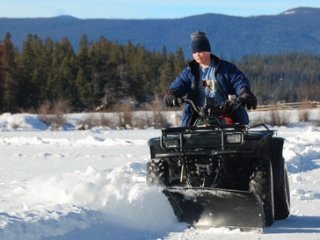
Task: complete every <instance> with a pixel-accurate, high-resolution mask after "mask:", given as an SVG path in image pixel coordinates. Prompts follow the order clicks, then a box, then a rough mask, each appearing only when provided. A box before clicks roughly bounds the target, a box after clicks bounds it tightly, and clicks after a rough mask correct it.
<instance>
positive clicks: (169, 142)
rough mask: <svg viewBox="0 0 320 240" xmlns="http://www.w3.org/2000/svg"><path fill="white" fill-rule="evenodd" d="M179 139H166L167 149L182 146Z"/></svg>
mask: <svg viewBox="0 0 320 240" xmlns="http://www.w3.org/2000/svg"><path fill="white" fill-rule="evenodd" d="M179 142H180V141H179V139H166V140H164V146H165V147H166V148H178V147H179V146H180V144H179Z"/></svg>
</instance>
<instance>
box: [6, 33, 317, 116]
mask: <svg viewBox="0 0 320 240" xmlns="http://www.w3.org/2000/svg"><path fill="white" fill-rule="evenodd" d="M189 60H190V59H186V57H185V55H184V52H183V50H182V48H180V49H178V50H177V51H176V52H175V53H171V52H168V51H167V50H166V47H165V46H164V47H163V49H162V51H161V52H155V51H153V52H152V51H147V50H146V49H145V48H144V47H143V46H141V45H133V44H132V43H130V42H128V43H127V45H120V44H117V43H115V42H111V41H109V40H107V39H106V38H104V37H100V39H99V40H97V41H94V42H89V41H88V37H87V36H86V35H85V34H84V35H82V37H81V39H80V41H79V48H78V50H77V51H75V50H74V49H73V47H72V45H71V43H70V41H69V39H68V38H63V39H62V40H60V41H54V40H52V39H51V38H46V39H40V38H39V37H38V36H37V35H33V34H29V35H27V36H26V38H25V40H24V42H23V46H22V48H21V49H18V48H17V47H15V46H14V45H13V43H12V41H11V35H10V33H6V34H5V36H4V37H3V39H2V40H1V41H0V113H1V112H12V113H15V112H24V111H36V110H37V109H38V108H39V107H40V106H41V105H42V104H44V103H51V104H53V103H55V102H57V101H61V100H63V101H66V102H68V105H69V106H70V111H72V112H79V111H93V110H94V109H96V107H98V106H101V105H103V106H107V108H110V109H111V107H112V106H113V105H115V104H119V103H126V102H131V103H132V102H133V103H135V105H136V106H140V107H141V106H143V105H144V104H145V103H150V102H152V101H153V100H154V99H155V98H161V97H162V96H163V95H164V94H165V92H166V91H167V88H168V86H169V84H170V83H171V82H172V81H173V80H174V79H175V77H176V76H177V75H178V74H179V72H180V71H181V70H182V69H183V68H184V67H185V66H186V65H187V63H188V61H189ZM233 63H234V64H236V65H237V66H238V68H239V69H241V70H242V71H243V72H244V74H245V75H246V76H247V77H248V79H249V80H250V81H251V85H252V91H253V92H254V93H255V94H256V96H257V97H258V101H259V104H267V103H275V102H279V101H282V102H297V101H304V100H315V101H319V100H320V97H319V94H318V93H319V92H320V71H319V70H320V56H319V55H315V54H311V53H289V54H282V55H268V56H259V55H256V56H247V57H244V58H242V59H241V60H238V61H236V62H233Z"/></svg>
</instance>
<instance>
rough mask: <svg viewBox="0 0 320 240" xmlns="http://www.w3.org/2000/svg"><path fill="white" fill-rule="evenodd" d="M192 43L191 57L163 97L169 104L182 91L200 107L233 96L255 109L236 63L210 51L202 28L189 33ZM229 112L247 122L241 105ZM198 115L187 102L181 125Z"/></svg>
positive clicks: (248, 89)
mask: <svg viewBox="0 0 320 240" xmlns="http://www.w3.org/2000/svg"><path fill="white" fill-rule="evenodd" d="M191 47H192V53H193V54H192V56H193V59H194V60H193V61H191V62H190V63H189V66H188V67H186V68H185V69H184V70H183V71H182V72H181V73H180V74H179V75H178V76H177V78H176V79H175V81H174V82H173V83H172V84H171V86H170V87H169V90H168V93H167V94H166V95H165V97H164V102H165V103H166V105H167V106H168V107H174V106H178V101H177V98H182V97H183V96H185V95H186V97H187V99H190V100H192V101H193V102H194V103H195V104H196V105H197V106H202V107H205V106H207V105H211V106H220V105H221V103H223V102H225V100H227V99H228V98H230V96H236V97H239V98H240V99H241V100H242V102H243V105H244V106H246V107H247V109H256V107H257V98H256V97H255V96H254V95H253V93H252V92H251V91H250V83H249V81H248V79H247V78H246V77H245V76H244V74H243V73H242V72H241V71H240V70H239V69H237V67H236V66H235V65H233V64H232V63H230V62H227V61H224V60H221V59H219V58H218V57H217V56H215V55H213V54H211V47H210V43H209V40H208V39H207V37H206V34H205V33H204V32H195V33H192V34H191ZM224 107H225V108H227V107H228V106H224ZM230 115H231V116H230V117H231V119H233V121H234V122H237V123H240V124H248V123H249V118H248V114H247V112H246V110H245V109H244V108H243V107H239V108H237V109H236V110H235V111H233V112H232V113H231V114H230ZM197 117H198V116H197V113H196V112H195V111H194V110H193V108H192V107H191V106H190V104H189V103H186V104H185V106H184V111H183V114H182V124H181V125H182V126H184V127H187V126H191V125H193V123H194V121H195V120H196V119H197Z"/></svg>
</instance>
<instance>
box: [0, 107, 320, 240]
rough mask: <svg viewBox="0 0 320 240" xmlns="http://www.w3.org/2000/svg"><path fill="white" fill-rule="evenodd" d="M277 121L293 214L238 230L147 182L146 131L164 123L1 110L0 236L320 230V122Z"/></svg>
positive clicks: (214, 235) (289, 235) (253, 236)
mask: <svg viewBox="0 0 320 240" xmlns="http://www.w3.org/2000/svg"><path fill="white" fill-rule="evenodd" d="M255 114H256V113H255ZM71 117H74V116H70V118H71ZM73 121H74V118H73ZM272 128H273V129H276V130H277V134H278V136H281V137H285V139H286V140H285V145H284V157H285V159H286V162H287V166H288V171H289V181H290V187H291V215H290V216H289V218H288V219H286V220H283V221H276V222H275V223H274V224H273V225H272V226H271V227H268V228H265V229H264V232H263V233H261V232H258V231H251V232H241V231H240V230H239V229H234V230H230V229H227V228H210V229H206V230H203V229H193V228H188V226H187V225H186V224H184V223H180V222H178V221H177V220H176V217H175V215H174V213H173V211H172V208H171V206H170V204H169V202H168V200H167V198H166V197H165V196H164V195H163V194H162V192H161V190H162V189H161V188H159V187H155V186H148V185H147V184H146V181H145V175H146V163H147V161H148V160H149V149H148V145H147V141H148V139H149V138H151V137H156V136H159V135H160V130H157V129H144V130H138V129H131V130H114V129H108V128H103V127H100V128H99V127H96V128H93V129H90V130H75V129H76V128H73V129H71V130H59V131H51V130H50V129H49V128H48V127H47V126H46V125H45V124H43V123H42V122H41V121H40V120H39V119H38V117H37V115H33V114H8V113H5V114H2V115H0V192H1V196H0V239H3V240H11V239H12V240H16V239H18V240H19V239H21V240H29V239H30V240H38V239H41V240H42V239H43V240H48V239H51V240H76V239H77V240H81V239H93V240H97V239H120V240H129V239H130V240H132V239H133V240H135V239H137V240H138V239H139V240H143V239H155V240H160V239H163V240H164V239H166V240H178V239H179V240H180V239H190V240H191V239H195V240H197V239H199V240H200V239H201V240H206V239H210V240H212V239H213V240H214V239H219V240H225V239H240V240H258V239H259V240H260V239H261V240H264V239H268V240H271V239H277V240H278V239H280V240H281V239H294V240H298V239H299V240H300V239H304V240H310V239H312V240H316V239H320V208H319V206H320V178H319V175H320V168H319V167H320V127H317V126H314V125H312V124H291V125H290V126H289V127H272Z"/></svg>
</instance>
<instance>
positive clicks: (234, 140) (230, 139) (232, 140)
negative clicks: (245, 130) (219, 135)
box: [225, 133, 242, 144]
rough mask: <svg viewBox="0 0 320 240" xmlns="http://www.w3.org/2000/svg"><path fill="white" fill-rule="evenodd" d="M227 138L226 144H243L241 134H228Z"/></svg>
mask: <svg viewBox="0 0 320 240" xmlns="http://www.w3.org/2000/svg"><path fill="white" fill-rule="evenodd" d="M225 137H226V143H229V144H240V143H242V134H240V133H234V134H227V135H226V136H225Z"/></svg>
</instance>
